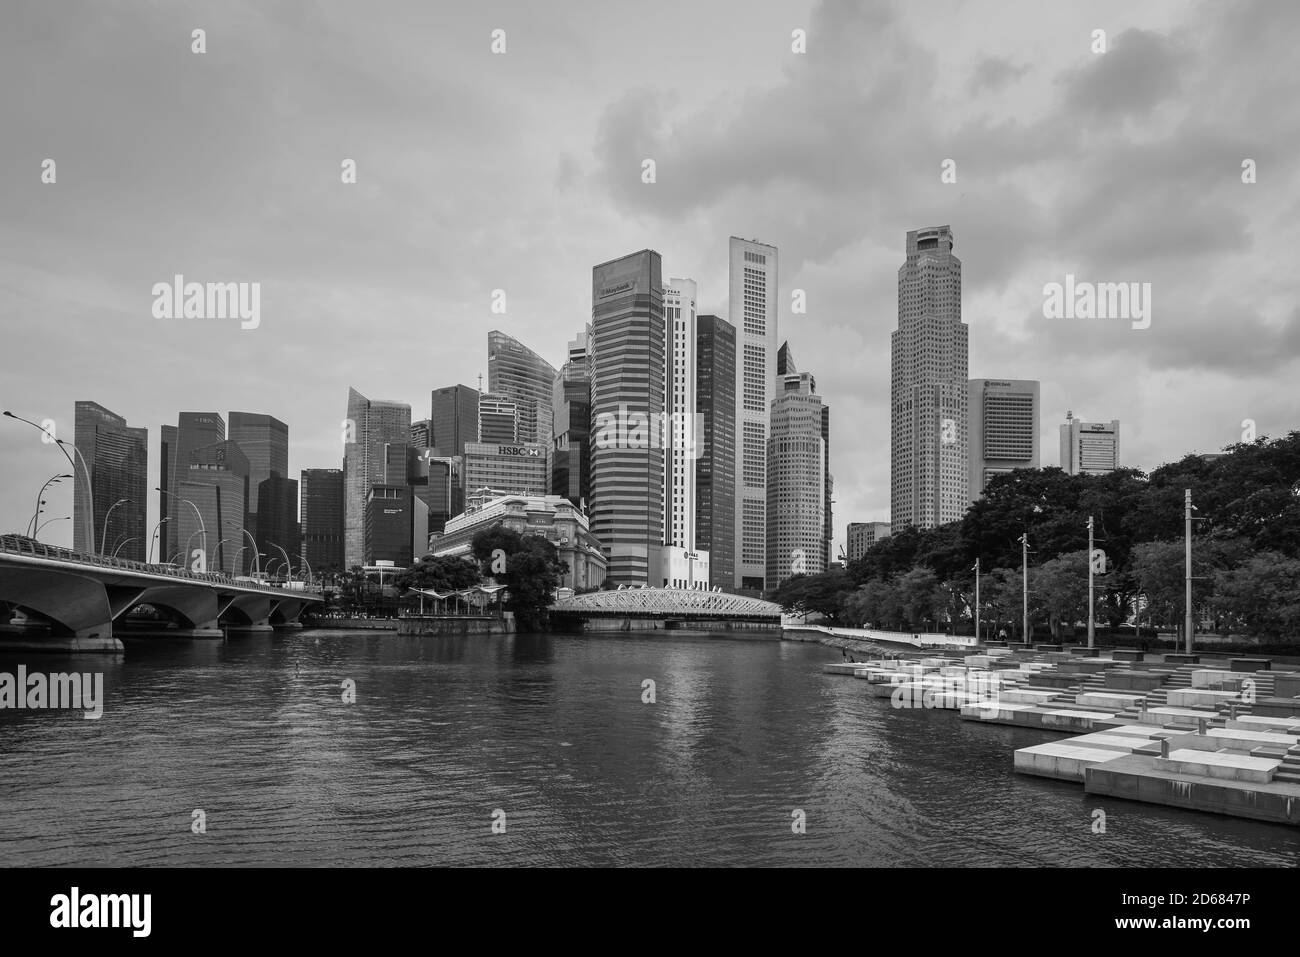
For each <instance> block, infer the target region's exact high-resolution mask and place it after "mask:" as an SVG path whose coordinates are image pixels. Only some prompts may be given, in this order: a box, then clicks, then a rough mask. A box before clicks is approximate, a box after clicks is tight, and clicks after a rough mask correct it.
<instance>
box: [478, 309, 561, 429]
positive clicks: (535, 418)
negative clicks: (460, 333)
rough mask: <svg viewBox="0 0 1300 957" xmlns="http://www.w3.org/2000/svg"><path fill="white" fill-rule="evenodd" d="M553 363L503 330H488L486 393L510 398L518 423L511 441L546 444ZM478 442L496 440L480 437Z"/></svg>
mask: <svg viewBox="0 0 1300 957" xmlns="http://www.w3.org/2000/svg"><path fill="white" fill-rule="evenodd" d="M555 375H556V370H555V366H553V365H551V364H550V363H549V362H547V361H546V360H545V359H543V358H542V357H541V356H539V355H538V354H537V353H535V352H533V350H532V349H529V348H528V347H527V346H525V345H524V344H523V343H521V342H520V341H519V340H518V339H515V338H514V337H513V336H508V335H506V334H505V333H504V332H500V331H498V330H495V329H494V330H492V331H491V332H489V333H488V392H490V393H492V394H493V395H500V396H504V397H505V398H507V399H511V400H513V401H514V403H515V405H516V407H517V408H518V410H519V411H518V416H519V418H518V424H517V428H516V434H515V438H514V439H512V440H511V441H518V442H523V443H525V444H528V443H534V442H535V443H538V444H541V445H545V446H549V445H550V444H551V437H552V429H553V425H552V419H551V414H552V409H551V392H552V389H553V388H554V385H555ZM480 441H482V442H493V441H497V440H496V439H489V438H486V437H480Z"/></svg>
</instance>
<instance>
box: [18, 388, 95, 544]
mask: <svg viewBox="0 0 1300 957" xmlns="http://www.w3.org/2000/svg"><path fill="white" fill-rule="evenodd" d="M0 414H3V415H5V416H7V417H8V418H11V419H17V420H18V421H19V422H26V423H27V424H28V425H30V426H31V427H32V428H33V429H35V430H36V431H37V432H40V433H41V435H49V436H50V438H51V439H54V436H53V435H51V434H50V432H49V431H48V430H47V429H46V428H45V427H44V426H40V425H37V424H36V423H35V422H33V421H32V420H31V419H24V418H23V417H22V416H21V415H14V414H13V413H12V412H10V411H9V410H8V409H5V410H4V412H3V413H0ZM46 444H47V445H48V444H49V443H46ZM54 444H56V445H57V446H58V447H59V451H60V452H62V453H63V457H64V458H65V459H67V460H68V466H69V467H70V468H71V469H72V473H73V475H74V476H75V475H76V473H77V463H76V462H74V461H72V456H71V455H69V454H68V450H67V449H65V448H64V447H63V443H62V442H61V441H59V440H58V439H54ZM69 477H71V476H69ZM87 481H89V480H87ZM86 504H87V505H88V506H89V508H90V539H91V547H94V540H95V500H94V499H93V498H91V499H90V500H89V501H88V502H87V503H86ZM72 508H73V511H76V508H77V505H76V497H75V496H74V497H73V504H72ZM32 537H33V538H35V537H36V536H35V533H33V534H32ZM72 546H73V550H74V551H75V550H76V546H77V543H76V541H73V543H72Z"/></svg>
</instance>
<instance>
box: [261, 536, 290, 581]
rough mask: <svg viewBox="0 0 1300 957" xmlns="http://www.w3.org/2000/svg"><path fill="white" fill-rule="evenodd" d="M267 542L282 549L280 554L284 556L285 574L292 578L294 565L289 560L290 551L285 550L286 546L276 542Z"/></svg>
mask: <svg viewBox="0 0 1300 957" xmlns="http://www.w3.org/2000/svg"><path fill="white" fill-rule="evenodd" d="M266 544H268V545H270V546H271V547H272V548H278V549H279V550H280V554H281V555H283V556H284V568H285V574H286V575H288V576H289V577H290V578H293V565H292V564H291V563H290V562H289V553H288V552H287V551H285V550H284V546H283V545H277V544H276V543H275V542H267V543H266Z"/></svg>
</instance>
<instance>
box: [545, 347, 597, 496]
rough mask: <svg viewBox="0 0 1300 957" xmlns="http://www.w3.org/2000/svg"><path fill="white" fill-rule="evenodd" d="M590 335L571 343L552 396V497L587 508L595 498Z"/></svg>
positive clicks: (557, 376) (556, 378)
mask: <svg viewBox="0 0 1300 957" xmlns="http://www.w3.org/2000/svg"><path fill="white" fill-rule="evenodd" d="M588 342H589V340H588V337H587V333H585V332H580V333H578V337H577V338H576V339H574V340H572V341H571V342H570V343H569V349H568V359H567V361H566V362H565V363H564V365H563V366H562V367H561V368H560V372H559V374H558V375H556V377H555V385H554V391H553V393H552V403H553V416H552V417H553V422H554V426H553V428H554V430H555V438H554V440H553V442H552V445H551V494H552V495H562V496H564V497H565V498H567V499H568V500H569V501H570V502H572V503H573V504H574V505H577V506H579V507H581V508H586V504H587V499H588V498H589V497H590V496H591V357H590V356H589V355H588V354H587V348H588Z"/></svg>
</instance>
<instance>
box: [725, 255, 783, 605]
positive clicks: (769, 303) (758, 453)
mask: <svg viewBox="0 0 1300 957" xmlns="http://www.w3.org/2000/svg"><path fill="white" fill-rule="evenodd" d="M728 281H729V284H730V287H729V299H728V308H729V310H730V317H731V321H732V323H733V324H734V325H735V327H736V353H737V354H736V374H737V376H736V377H737V395H736V459H737V464H736V476H737V478H736V528H735V536H736V537H735V541H736V588H737V589H738V590H740V591H742V592H747V593H750V594H757V593H761V592H762V591H763V588H764V578H765V576H766V574H767V569H768V561H767V503H768V495H767V474H768V469H767V451H768V437H769V425H770V422H769V419H770V416H771V413H772V399H773V398H774V394H775V383H776V341H777V340H776V332H777V330H776V297H777V252H776V247H775V246H768V245H766V244H764V243H760V242H756V241H754V240H744V239H737V238H736V237H735V236H732V237H731V240H730V245H729V248H728Z"/></svg>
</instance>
